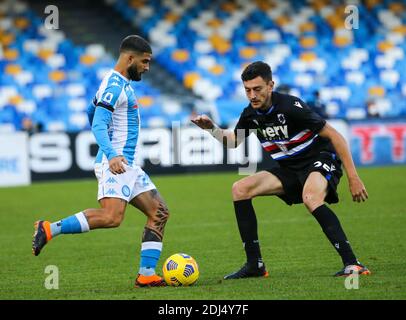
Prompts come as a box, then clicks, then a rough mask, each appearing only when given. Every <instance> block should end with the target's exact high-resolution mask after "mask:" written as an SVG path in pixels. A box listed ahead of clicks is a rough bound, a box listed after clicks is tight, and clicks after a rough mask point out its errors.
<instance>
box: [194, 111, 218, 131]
mask: <svg viewBox="0 0 406 320" xmlns="http://www.w3.org/2000/svg"><path fill="white" fill-rule="evenodd" d="M191 121H192V122H193V123H194V124H195V125H197V126H198V127H200V128H202V129H213V127H214V124H213V120H211V119H210V118H209V117H208V116H206V115H205V114H203V115H201V116H197V117H196V118H194V119H192V120H191Z"/></svg>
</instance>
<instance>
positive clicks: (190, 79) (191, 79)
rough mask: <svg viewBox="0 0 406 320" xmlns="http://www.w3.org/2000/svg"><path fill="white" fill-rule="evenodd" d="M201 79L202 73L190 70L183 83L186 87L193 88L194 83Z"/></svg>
mask: <svg viewBox="0 0 406 320" xmlns="http://www.w3.org/2000/svg"><path fill="white" fill-rule="evenodd" d="M199 79H200V74H198V73H197V72H188V73H186V74H185V76H184V78H183V85H184V86H185V87H186V88H188V89H191V88H193V85H194V84H195V82H196V81H197V80H199Z"/></svg>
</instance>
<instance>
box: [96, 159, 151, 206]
mask: <svg viewBox="0 0 406 320" xmlns="http://www.w3.org/2000/svg"><path fill="white" fill-rule="evenodd" d="M124 167H125V170H126V171H125V172H124V173H120V174H112V173H111V172H110V169H109V164H108V163H97V164H95V166H94V172H95V175H96V178H97V181H98V183H99V190H98V192H97V200H100V199H103V198H120V199H123V200H125V201H127V202H130V201H131V200H132V199H133V198H135V197H136V196H138V195H139V194H141V193H143V192H146V191H149V190H153V189H156V187H155V185H154V183H153V182H152V181H151V179H150V178H149V176H148V175H147V174H146V173H145V172H144V170H142V169H141V168H140V167H139V166H135V167H130V166H128V165H126V164H124Z"/></svg>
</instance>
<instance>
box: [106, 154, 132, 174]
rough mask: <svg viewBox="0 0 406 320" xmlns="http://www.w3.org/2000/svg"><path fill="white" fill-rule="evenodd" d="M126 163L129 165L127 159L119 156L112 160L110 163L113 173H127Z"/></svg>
mask: <svg viewBox="0 0 406 320" xmlns="http://www.w3.org/2000/svg"><path fill="white" fill-rule="evenodd" d="M124 163H125V164H128V162H127V159H126V158H124V157H123V156H117V157H114V158H112V159H111V160H110V161H109V167H110V171H111V173H113V174H119V173H124V172H125V168H124Z"/></svg>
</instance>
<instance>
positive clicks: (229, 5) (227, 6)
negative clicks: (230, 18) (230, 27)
mask: <svg viewBox="0 0 406 320" xmlns="http://www.w3.org/2000/svg"><path fill="white" fill-rule="evenodd" d="M221 10H223V11H225V12H228V13H232V12H234V11H235V10H237V5H236V4H235V3H234V2H224V3H222V4H221Z"/></svg>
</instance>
